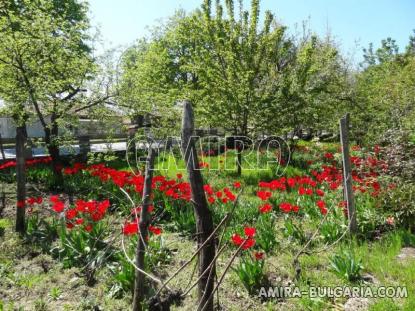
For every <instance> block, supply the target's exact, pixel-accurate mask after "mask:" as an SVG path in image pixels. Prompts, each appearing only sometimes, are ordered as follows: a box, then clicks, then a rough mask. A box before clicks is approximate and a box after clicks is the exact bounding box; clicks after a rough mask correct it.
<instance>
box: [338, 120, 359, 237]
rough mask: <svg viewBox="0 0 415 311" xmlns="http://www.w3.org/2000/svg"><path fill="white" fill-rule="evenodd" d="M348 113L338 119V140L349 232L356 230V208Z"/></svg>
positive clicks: (353, 232) (352, 232) (354, 232)
mask: <svg viewBox="0 0 415 311" xmlns="http://www.w3.org/2000/svg"><path fill="white" fill-rule="evenodd" d="M349 119H350V117H349V114H348V113H347V114H346V115H345V116H344V117H343V118H341V119H340V141H341V145H342V158H343V187H344V198H345V201H346V203H347V215H348V218H349V230H350V233H351V234H356V232H357V220H356V209H355V205H354V194H353V185H352V170H351V164H350V151H349Z"/></svg>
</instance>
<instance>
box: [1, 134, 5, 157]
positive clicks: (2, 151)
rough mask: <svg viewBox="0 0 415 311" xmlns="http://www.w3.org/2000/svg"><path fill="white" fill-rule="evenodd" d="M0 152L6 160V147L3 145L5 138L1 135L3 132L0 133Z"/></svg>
mask: <svg viewBox="0 0 415 311" xmlns="http://www.w3.org/2000/svg"><path fill="white" fill-rule="evenodd" d="M0 152H1V157H2V159H3V160H6V155H5V154H4V147H3V138H2V137H1V134H0Z"/></svg>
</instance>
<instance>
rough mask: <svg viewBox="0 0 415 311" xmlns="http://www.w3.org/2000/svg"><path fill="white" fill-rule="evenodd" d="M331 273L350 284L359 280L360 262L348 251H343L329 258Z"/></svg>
mask: <svg viewBox="0 0 415 311" xmlns="http://www.w3.org/2000/svg"><path fill="white" fill-rule="evenodd" d="M330 264H331V271H333V272H334V273H335V274H336V275H337V276H339V277H340V278H342V279H345V280H347V281H350V282H354V281H357V280H360V278H361V275H360V273H361V271H362V269H363V265H362V260H361V259H360V258H357V257H356V255H355V254H354V253H353V252H352V251H350V250H343V251H341V252H339V253H337V254H335V255H333V256H332V257H331V258H330Z"/></svg>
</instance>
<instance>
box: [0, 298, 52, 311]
mask: <svg viewBox="0 0 415 311" xmlns="http://www.w3.org/2000/svg"><path fill="white" fill-rule="evenodd" d="M0 310H1V308H0ZM47 310H48V304H47V302H46V301H45V300H43V298H40V299H37V300H36V301H35V311H47Z"/></svg>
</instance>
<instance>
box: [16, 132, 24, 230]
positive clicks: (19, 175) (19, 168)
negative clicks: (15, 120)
mask: <svg viewBox="0 0 415 311" xmlns="http://www.w3.org/2000/svg"><path fill="white" fill-rule="evenodd" d="M26 140H27V133H26V125H23V126H18V127H16V179H17V206H16V209H17V210H16V228H15V229H16V232H20V233H22V234H23V233H25V231H26V224H25V213H26V207H25V204H26V171H25V162H26V159H25V144H26Z"/></svg>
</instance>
